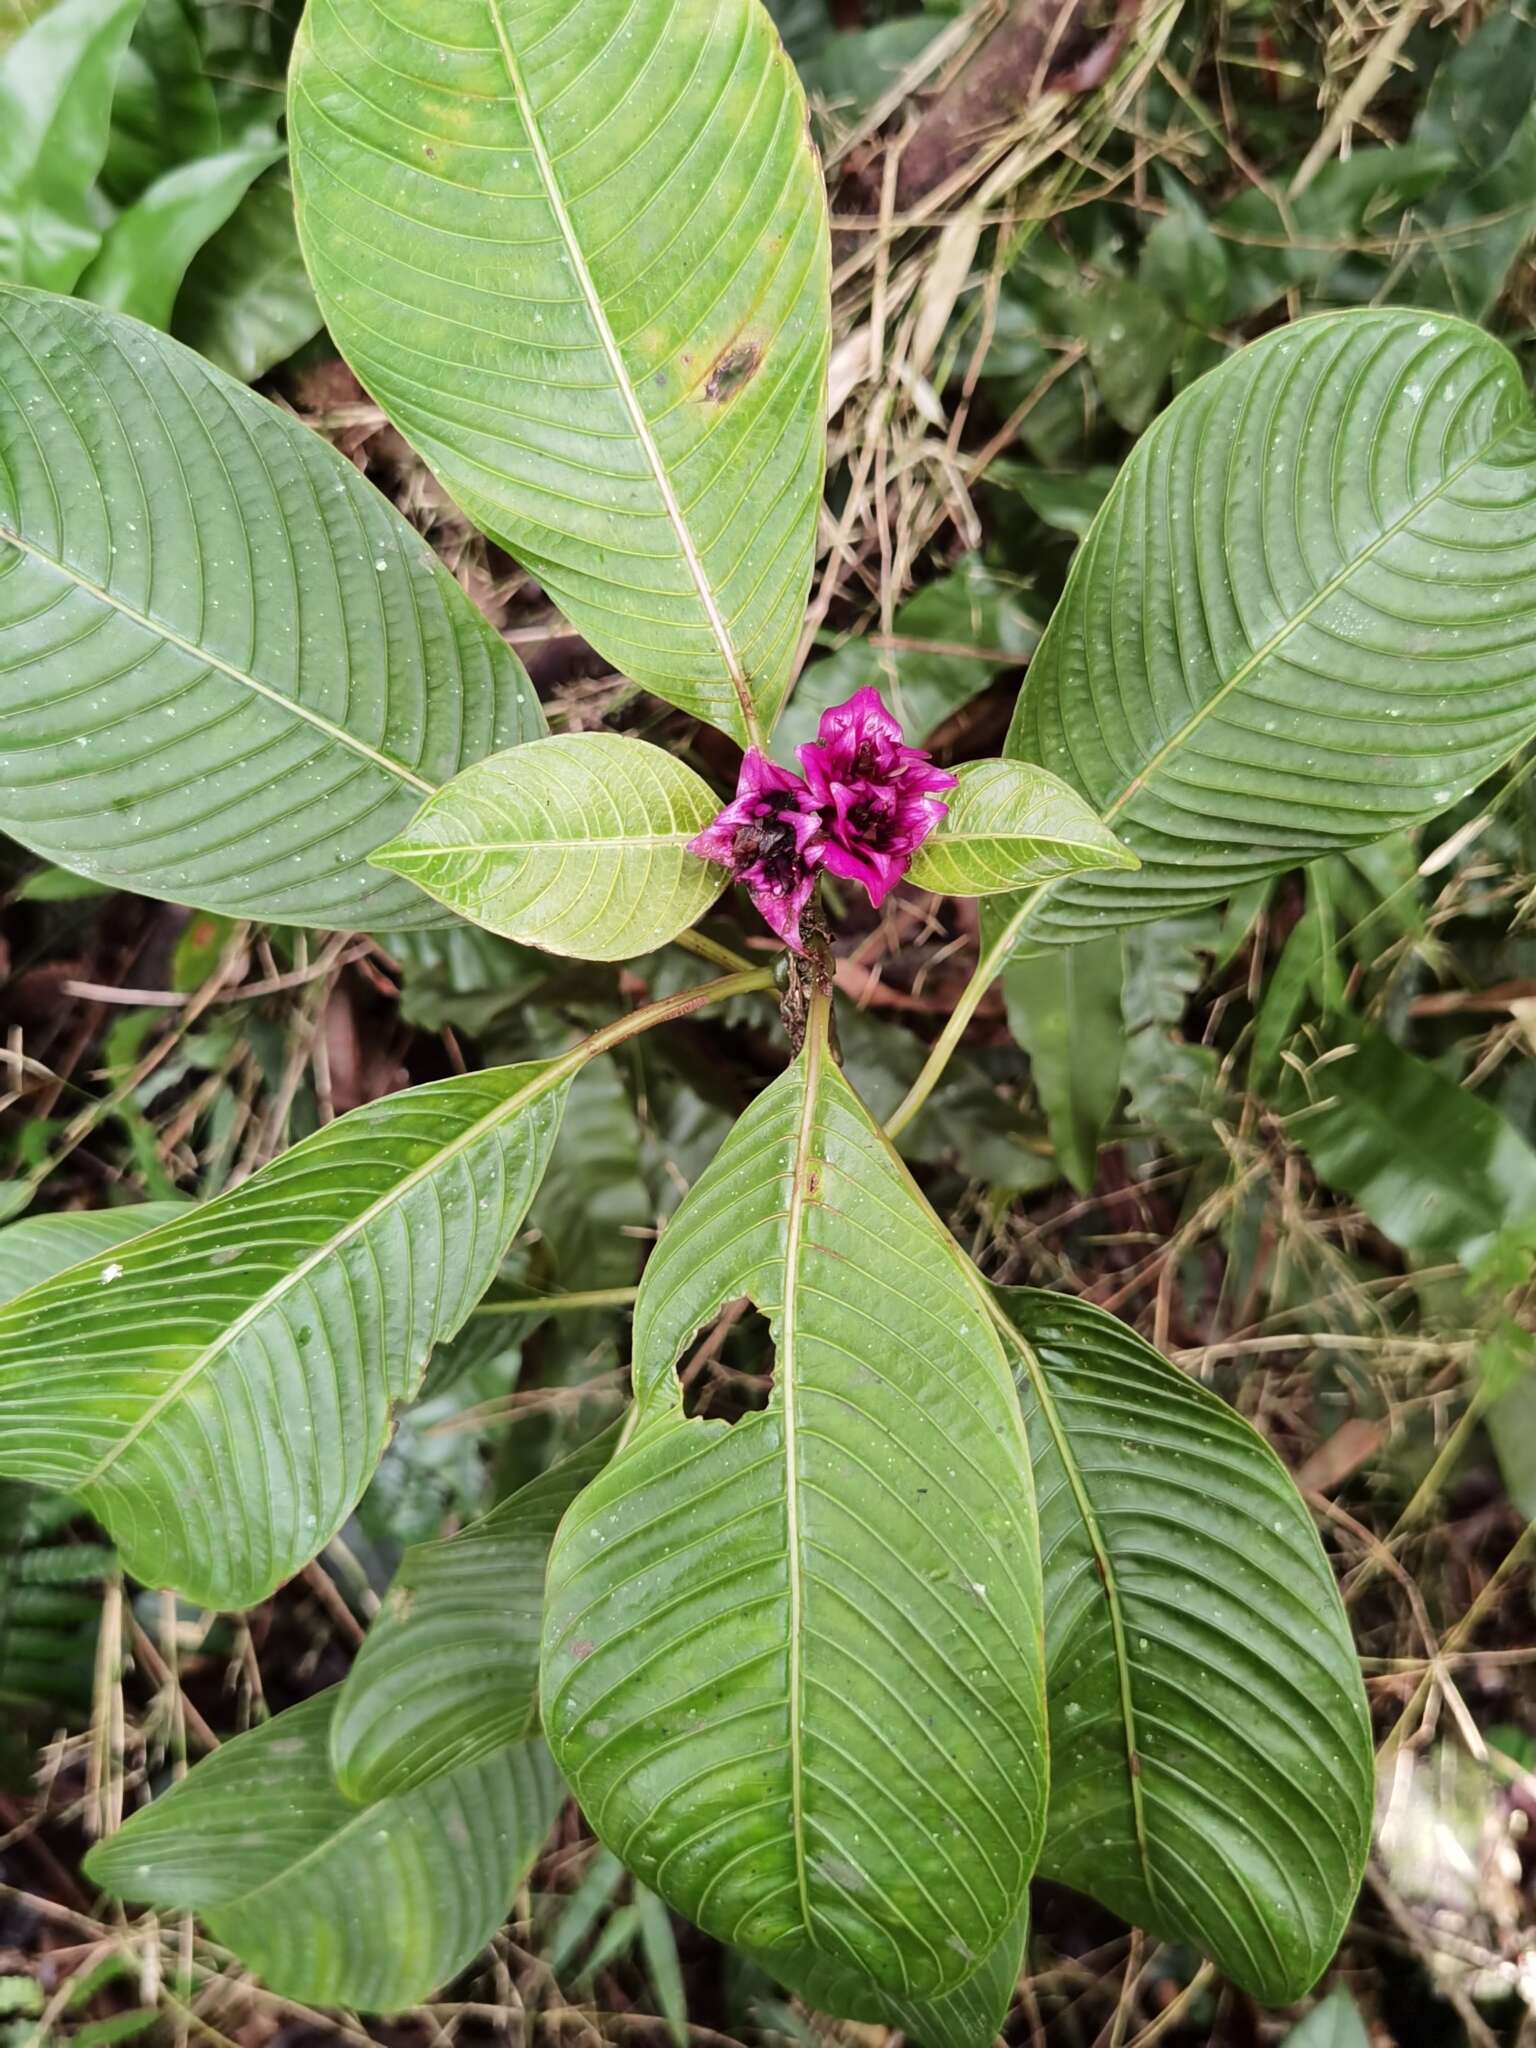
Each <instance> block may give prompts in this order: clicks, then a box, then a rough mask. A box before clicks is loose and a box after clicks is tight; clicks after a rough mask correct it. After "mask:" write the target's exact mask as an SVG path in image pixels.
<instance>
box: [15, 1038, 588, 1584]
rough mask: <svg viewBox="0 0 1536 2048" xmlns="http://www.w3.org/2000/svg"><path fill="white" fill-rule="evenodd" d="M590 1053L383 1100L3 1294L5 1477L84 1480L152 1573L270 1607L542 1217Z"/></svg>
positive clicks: (345, 1506)
mask: <svg viewBox="0 0 1536 2048" xmlns="http://www.w3.org/2000/svg"><path fill="white" fill-rule="evenodd" d="M578 1064H579V1055H575V1054H573V1055H569V1056H567V1057H565V1058H562V1059H556V1060H546V1061H543V1062H542V1063H538V1064H530V1065H527V1066H521V1067H498V1068H493V1069H491V1070H490V1071H489V1072H486V1073H481V1074H465V1075H459V1076H456V1077H454V1078H453V1079H451V1080H448V1081H435V1082H432V1083H429V1084H428V1085H427V1086H426V1087H423V1088H412V1089H408V1090H406V1091H405V1092H404V1093H402V1094H399V1095H393V1096H388V1097H386V1098H385V1099H384V1100H382V1101H380V1102H374V1103H369V1104H368V1105H367V1106H366V1107H364V1108H362V1109H356V1110H353V1111H352V1112H351V1114H350V1115H348V1116H344V1117H340V1118H338V1119H337V1121H336V1122H335V1123H333V1124H329V1125H327V1126H326V1128H325V1129H324V1130H321V1131H318V1132H316V1133H315V1135H314V1136H313V1137H311V1138H306V1139H305V1140H304V1142H303V1143H302V1144H299V1145H295V1146H294V1148H293V1149H292V1151H290V1152H285V1153H284V1154H283V1155H282V1157H281V1158H280V1159H277V1160H275V1161H274V1162H273V1164H272V1165H271V1166H268V1167H266V1168H264V1169H263V1171H262V1172H260V1173H258V1174H255V1175H253V1176H252V1178H251V1179H250V1180H248V1181H245V1182H243V1183H242V1184H241V1185H240V1186H239V1187H237V1188H236V1189H234V1190H233V1191H232V1192H231V1193H230V1194H227V1195H221V1196H220V1197H219V1198H218V1200H216V1201H213V1202H208V1203H205V1204H204V1205H203V1206H202V1207H201V1208H198V1209H194V1210H193V1211H191V1213H190V1214H187V1215H183V1216H179V1217H177V1218H176V1219H175V1220H174V1221H172V1222H170V1223H165V1224H162V1225H161V1226H160V1227H159V1228H158V1229H156V1230H153V1231H151V1232H149V1234H148V1235H147V1236H143V1237H139V1238H136V1239H133V1240H131V1241H130V1242H128V1243H126V1244H123V1245H120V1246H117V1247H115V1248H113V1249H112V1250H110V1251H102V1252H98V1253H96V1254H95V1255H94V1256H93V1257H91V1258H89V1259H87V1260H86V1261H85V1262H84V1263H83V1264H80V1265H77V1266H75V1267H73V1268H72V1269H70V1270H69V1271H68V1272H66V1273H63V1274H60V1275H59V1276H58V1277H56V1278H54V1279H51V1280H45V1281H44V1282H42V1283H41V1285H38V1286H35V1287H32V1288H30V1289H29V1290H28V1291H27V1292H26V1293H25V1294H22V1295H20V1296H18V1297H17V1299H16V1300H14V1301H12V1302H10V1303H8V1304H7V1305H6V1306H5V1308H4V1309H0V1473H5V1474H9V1475H10V1476H12V1477H15V1478H19V1479H29V1480H31V1481H33V1482H34V1483H35V1484H37V1485H39V1486H50V1487H55V1488H59V1489H62V1490H64V1491H67V1492H69V1493H72V1494H76V1495H78V1496H79V1498H80V1499H81V1500H83V1501H84V1502H85V1504H86V1505H87V1506H88V1507H89V1508H90V1510H91V1511H92V1513H93V1514H95V1515H96V1516H97V1518H98V1519H99V1520H100V1521H102V1522H103V1523H104V1524H105V1525H106V1527H107V1528H108V1529H109V1530H110V1531H111V1533H112V1535H113V1537H114V1538H115V1540H116V1541H117V1544H118V1546H119V1548H120V1550H121V1552H122V1555H123V1562H124V1565H125V1567H126V1569H127V1570H128V1571H130V1572H131V1573H132V1574H133V1575H134V1577H135V1578H138V1579H140V1580H142V1581H143V1582H144V1583H145V1584H146V1585H151V1586H174V1587H175V1588H176V1589H177V1590H178V1591H179V1592H181V1593H184V1594H185V1595H186V1596H187V1597H188V1598H189V1599H192V1600H197V1601H201V1602H202V1603H204V1604H205V1605H207V1606H210V1607H224V1608H240V1607H247V1606H250V1605H252V1604H254V1603H255V1602H256V1601H258V1600H262V1599H265V1597H266V1596H267V1594H268V1593H270V1592H271V1591H272V1589H273V1588H274V1587H275V1586H277V1585H279V1584H280V1583H281V1582H282V1581H283V1580H284V1579H286V1578H287V1577H289V1576H290V1574H291V1573H293V1572H295V1571H297V1570H298V1569H299V1567H300V1566H301V1565H302V1564H303V1563H304V1562H305V1561H306V1560H307V1559H308V1558H310V1557H313V1556H314V1554H315V1553H316V1551H318V1550H319V1549H320V1548H321V1546H322V1545H323V1544H324V1543H325V1542H327V1541H328V1539H329V1538H330V1537H331V1536H332V1535H333V1534H334V1533H335V1531H336V1530H337V1529H338V1528H340V1526H341V1524H342V1522H343V1521H344V1520H345V1519H346V1517H347V1515H348V1514H349V1513H350V1512H351V1510H352V1508H353V1506H354V1505H355V1504H356V1502H357V1500H358V1498H359V1496H360V1495H361V1493H362V1491H363V1488H364V1487H365V1486H366V1485H367V1483H368V1480H369V1478H370V1477H371V1475H372V1473H373V1469H374V1467H375V1466H376V1465H377V1463H378V1461H379V1457H380V1455H381V1453H382V1452H383V1449H384V1446H385V1443H386V1442H387V1440H388V1437H389V1432H390V1428H391V1426H392V1419H393V1418H392V1410H393V1407H394V1404H395V1403H396V1402H398V1401H401V1400H406V1399H408V1398H409V1397H410V1396H411V1394H412V1393H413V1392H414V1391H415V1389H416V1386H417V1385H418V1383H419V1382H420V1379H421V1375H422V1373H423V1371H424V1370H425V1367H426V1363H427V1359H428V1357H429V1355H430V1353H431V1350H432V1347H433V1345H434V1344H436V1343H439V1342H441V1341H443V1340H444V1339H445V1338H447V1337H450V1336H452V1335H453V1333H454V1332H455V1331H456V1330H457V1329H458V1328H459V1326H460V1325H461V1324H462V1323H463V1321H464V1319H465V1317H466V1316H467V1315H468V1314H469V1311H470V1310H471V1309H472V1308H473V1307H474V1305H475V1303H476V1302H477V1301H478V1300H479V1298H480V1296H481V1295H482V1294H483V1293H484V1292H485V1290H486V1288H487V1287H488V1286H489V1284H490V1282H491V1280H492V1279H493V1278H494V1276H495V1273H496V1269H497V1267H498V1265H499V1264H500V1262H501V1259H502V1256H503V1254H504V1253H505V1251H506V1248H507V1245H508V1243H509V1242H510V1240H511V1237H512V1234H513V1232H514V1231H515V1230H516V1229H517V1227H518V1225H519V1224H520V1223H521V1222H522V1220H523V1217H524V1215H525V1214H526V1213H527V1208H528V1203H529V1201H530V1199H531V1198H532V1195H533V1192H534V1189H535V1188H536V1187H537V1186H538V1183H539V1178H540V1175H541V1174H542V1173H543V1170H544V1165H545V1161H546V1160H547V1159H548V1157H549V1153H550V1149H551V1147H552V1146H553V1144H554V1140H555V1135H556V1133H557V1131H558V1129H559V1124H560V1111H561V1108H562V1106H563V1103H564V1098H565V1094H566V1091H567V1089H568V1087H569V1083H570V1078H571V1076H572V1074H573V1073H574V1072H575V1071H576V1067H577V1065H578Z"/></svg>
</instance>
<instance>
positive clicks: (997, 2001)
mask: <svg viewBox="0 0 1536 2048" xmlns="http://www.w3.org/2000/svg"><path fill="white" fill-rule="evenodd" d="M1028 1942H1029V1901H1028V1900H1027V1899H1026V1900H1025V1902H1024V1904H1023V1906H1022V1907H1021V1908H1020V1911H1019V1916H1018V1918H1017V1920H1016V1921H1015V1922H1014V1924H1013V1926H1012V1927H1010V1928H1009V1930H1008V1932H1007V1933H1006V1934H1005V1935H1004V1936H1003V1938H1002V1940H1001V1941H1000V1942H999V1943H998V1944H997V1947H996V1948H995V1949H994V1950H993V1951H992V1953H991V1955H989V1956H988V1957H987V1960H986V1961H985V1962H984V1963H983V1964H982V1966H981V1968H980V1969H979V1970H975V1971H973V1972H972V1974H971V1975H970V1976H969V1977H967V1978H966V1980H965V1982H964V1983H963V1984H957V1985H956V1986H955V1988H954V1990H953V1991H944V1992H941V1993H940V1994H939V1996H938V1997H937V1998H927V1999H922V1998H912V1999H899V2000H896V2001H894V2002H892V2003H891V2004H890V2005H889V2008H888V2011H889V2018H890V2023H891V2024H892V2025H893V2026H898V2027H900V2029H901V2031H902V2032H903V2033H904V2034H905V2035H906V2037H907V2039H908V2040H909V2041H911V2042H913V2043H914V2044H915V2048H992V2044H993V2042H994V2041H995V2040H996V2039H997V2037H998V2035H999V2034H1000V2033H1001V2032H1002V2030H1003V2021H1004V2020H1005V2019H1006V2018H1007V2017H1008V2009H1009V2007H1010V2006H1011V2005H1012V2004H1013V1994H1014V1992H1015V1991H1016V1990H1017V1989H1018V1984H1019V1978H1020V1977H1021V1976H1022V1975H1023V1972H1024V1957H1025V1951H1026V1948H1027V1946H1028Z"/></svg>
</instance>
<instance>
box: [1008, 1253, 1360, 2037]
mask: <svg viewBox="0 0 1536 2048" xmlns="http://www.w3.org/2000/svg"><path fill="white" fill-rule="evenodd" d="M994 1295H995V1299H996V1301H997V1304H998V1311H999V1317H1000V1327H1002V1328H1003V1329H1004V1330H1005V1332H1006V1333H1007V1336H1008V1343H1009V1348H1010V1349H1011V1351H1012V1353H1013V1355H1014V1357H1015V1359H1016V1362H1017V1370H1018V1386H1019V1398H1020V1400H1021V1401H1022V1403H1023V1406H1024V1413H1025V1418H1026V1421H1027V1424H1028V1428H1029V1440H1030V1451H1031V1455H1032V1458H1033V1462H1034V1481H1035V1489H1036V1493H1037V1495H1038V1499H1039V1512H1040V1542H1041V1549H1042V1553H1043V1556H1044V1559H1045V1596H1046V1659H1047V1668H1048V1673H1049V1681H1048V1683H1049V1691H1048V1697H1049V1700H1050V1709H1051V1804H1050V1819H1049V1823H1048V1826H1047V1832H1046V1843H1045V1848H1044V1850H1043V1851H1042V1853H1041V1864H1040V1867H1041V1871H1042V1873H1043V1874H1045V1875H1047V1876H1049V1877H1053V1878H1055V1879H1057V1880H1058V1881H1059V1882H1060V1883H1063V1884H1070V1885H1075V1886H1076V1887H1077V1889H1078V1890H1079V1891H1084V1892H1087V1893H1089V1894H1090V1896H1091V1897H1093V1898H1096V1899H1098V1900H1100V1901H1101V1902H1102V1903H1103V1904H1104V1905H1106V1906H1109V1907H1110V1908H1111V1909H1112V1910H1113V1911H1115V1912H1117V1913H1119V1914H1121V1915H1122V1917H1123V1918H1125V1919H1127V1920H1130V1921H1132V1922H1133V1923H1134V1924H1135V1925H1137V1926H1139V1927H1144V1928H1146V1929H1147V1930H1148V1932H1149V1933H1151V1934H1154V1935H1155V1936H1157V1938H1158V1939H1159V1940H1162V1941H1170V1942H1192V1943H1193V1944H1194V1945H1195V1946H1196V1947H1197V1948H1199V1949H1201V1950H1203V1951H1204V1953H1205V1954H1207V1955H1208V1956H1210V1957H1211V1959H1212V1960H1213V1961H1214V1962H1215V1963H1216V1964H1217V1965H1218V1967H1219V1968H1220V1969H1221V1970H1223V1971H1224V1972H1225V1973H1226V1975H1227V1976H1229V1977H1231V1978H1232V1980H1233V1981H1234V1982H1235V1983H1237V1984H1239V1985H1241V1986H1242V1988H1243V1989H1244V1990H1246V1991H1249V1992H1251V1993H1252V1994H1253V1996H1254V1997H1255V1998H1258V1999H1259V2000H1260V2001H1262V2002H1263V2003H1265V2004H1272V2005H1286V2004H1289V2003H1290V2002H1291V2000H1293V1999H1295V1998H1299V1997H1300V1996H1301V1995H1302V1993H1303V1992H1305V1991H1307V1990H1309V1989H1310V1988H1311V1986H1312V1985H1313V1984H1314V1983H1315V1982H1316V1981H1317V1979H1318V1977H1319V1976H1320V1975H1321V1973H1322V1971H1323V1970H1324V1968H1325V1967H1326V1966H1327V1964H1328V1962H1329V1960H1330V1959H1331V1957H1332V1955H1333V1952H1334V1950H1335V1948H1336V1947H1337V1945H1338V1941H1339V1937H1340V1935H1341V1934H1342V1933H1343V1930H1344V1927H1345V1925H1346V1923H1347V1921H1348V1919H1349V1915H1350V1912H1351V1911H1352V1909H1353V1907H1354V1903H1355V1895H1356V1893H1357V1891H1358V1889H1359V1885H1360V1879H1361V1876H1362V1874H1363V1872H1364V1868H1365V1857H1366V1850H1367V1848H1368V1846H1369V1841H1370V1825H1371V1808H1372V1784H1373V1756H1372V1748H1371V1728H1370V1716H1369V1712H1368V1709H1367V1706H1366V1700H1365V1692H1364V1688H1363V1687H1362V1685H1361V1682H1360V1669H1359V1664H1358V1662H1357V1661H1356V1657H1355V1649H1354V1643H1353V1641H1352V1639H1351V1637H1350V1632H1349V1625H1348V1622H1347V1620H1346V1619H1345V1615H1344V1608H1343V1604H1342V1602H1341V1601H1340V1599H1339V1595H1338V1589H1337V1587H1336V1585H1335V1583H1334V1578H1333V1573H1332V1571H1331V1570H1330V1569H1329V1566H1328V1561H1327V1559H1326V1558H1325V1557H1324V1555H1323V1551H1322V1546H1321V1545H1320V1544H1319V1542H1318V1540H1317V1534H1316V1531H1315V1530H1314V1528H1313V1526H1312V1518H1311V1516H1310V1515H1309V1514H1308V1512H1307V1510H1306V1508H1305V1507H1304V1506H1303V1504H1302V1501H1301V1498H1300V1496H1299V1495H1298V1494H1297V1492H1296V1489H1295V1487H1294V1486H1293V1485H1292V1483H1291V1480H1290V1478H1289V1475H1288V1474H1287V1473H1286V1471H1285V1469H1284V1467H1283V1466H1282V1465H1281V1464H1280V1462H1279V1460H1278V1459H1277V1458H1276V1457H1275V1455H1274V1453H1273V1452H1272V1451H1271V1450H1270V1448H1269V1446H1268V1444H1266V1443H1265V1442H1264V1440H1263V1438H1262V1437H1261V1436H1259V1435H1258V1433H1257V1431H1255V1430H1254V1429H1252V1428H1250V1426H1249V1425H1248V1424H1247V1423H1246V1422H1244V1421H1243V1419H1242V1418H1241V1417H1240V1416H1239V1415H1237V1414H1236V1413H1235V1412H1234V1411H1233V1410H1232V1409H1231V1408H1229V1407H1228V1406H1227V1405H1226V1403H1225V1402H1223V1401H1221V1400H1219V1399H1218V1398H1217V1397H1216V1396H1215V1395H1214V1394H1210V1393H1208V1392H1207V1391H1206V1390H1205V1389H1204V1388H1203V1387H1200V1386H1198V1385H1196V1383H1195V1382H1194V1381H1193V1380H1190V1379H1188V1378H1186V1376H1185V1375H1184V1374H1183V1373H1181V1372H1179V1371H1178V1370H1177V1368H1176V1367H1174V1366H1172V1365H1170V1364H1169V1363H1168V1362H1167V1360H1166V1359H1163V1358H1161V1357H1160V1356H1159V1355H1158V1354H1157V1352H1155V1351H1154V1350H1153V1349H1152V1348H1151V1346H1150V1345H1148V1344H1146V1343H1145V1342H1144V1341H1143V1340H1142V1339H1141V1338H1139V1337H1137V1336H1136V1335H1135V1334H1134V1333H1133V1332H1132V1331H1130V1330H1128V1329H1127V1328H1126V1327H1125V1326H1124V1325H1123V1324H1122V1323H1119V1322H1117V1321H1116V1320H1115V1318H1114V1317H1113V1316H1109V1315H1106V1314H1105V1313H1104V1311H1103V1310H1102V1309H1097V1308H1091V1307H1089V1306H1088V1305H1087V1304H1086V1303H1084V1302H1077V1301H1073V1300H1071V1299H1069V1298H1068V1297H1067V1296H1064V1295H1059V1294H1046V1293H1041V1292H1039V1291H1037V1290H1035V1289H1033V1288H998V1289H995V1290H994Z"/></svg>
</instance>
